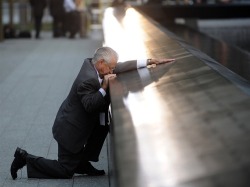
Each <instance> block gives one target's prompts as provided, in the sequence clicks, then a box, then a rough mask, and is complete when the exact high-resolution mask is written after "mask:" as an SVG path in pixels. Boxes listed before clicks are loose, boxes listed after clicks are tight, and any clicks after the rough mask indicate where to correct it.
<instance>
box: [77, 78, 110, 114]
mask: <svg viewBox="0 0 250 187" xmlns="http://www.w3.org/2000/svg"><path fill="white" fill-rule="evenodd" d="M99 88H100V83H99V82H98V81H97V80H95V79H89V80H87V81H84V82H82V83H81V84H80V85H79V86H78V87H77V95H78V96H79V97H80V99H81V103H82V105H83V107H84V109H85V110H86V111H87V112H89V113H91V112H102V111H104V108H105V106H106V105H107V104H106V101H105V98H104V97H103V96H102V94H101V92H99Z"/></svg>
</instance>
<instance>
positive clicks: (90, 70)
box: [52, 59, 137, 153]
mask: <svg viewBox="0 0 250 187" xmlns="http://www.w3.org/2000/svg"><path fill="white" fill-rule="evenodd" d="M133 69H137V62H136V61H127V62H124V63H117V66H116V68H115V70H114V73H121V72H124V71H129V70H133ZM100 88H101V85H100V83H99V80H98V75H97V73H96V70H95V68H94V66H93V65H92V63H91V59H86V60H85V61H84V63H83V65H82V67H81V70H80V72H79V74H78V76H77V77H76V79H75V81H74V83H73V85H72V88H71V90H70V92H69V95H68V96H67V98H66V99H65V100H64V102H63V103H62V105H61V107H60V108H59V111H58V113H57V116H56V119H55V122H54V125H53V128H52V131H53V136H54V138H55V139H56V140H57V142H58V144H60V145H61V146H62V147H63V148H65V149H67V150H68V151H70V152H72V153H78V152H80V151H81V150H82V149H83V148H84V145H85V144H86V142H87V140H88V138H89V137H90V135H91V133H92V131H93V129H94V128H95V126H96V125H100V119H99V114H100V113H101V112H105V113H106V114H107V112H108V107H109V104H110V98H109V94H108V93H107V94H106V96H105V97H103V96H102V94H101V93H100V92H99V91H98V90H99V89H100Z"/></svg>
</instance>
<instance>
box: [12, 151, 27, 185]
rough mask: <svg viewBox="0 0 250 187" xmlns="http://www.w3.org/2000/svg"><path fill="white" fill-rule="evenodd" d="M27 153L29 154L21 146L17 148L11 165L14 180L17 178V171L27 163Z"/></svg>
mask: <svg viewBox="0 0 250 187" xmlns="http://www.w3.org/2000/svg"><path fill="white" fill-rule="evenodd" d="M27 155H28V153H27V151H25V150H23V149H21V148H19V147H18V148H17V149H16V151H15V154H14V157H15V158H14V160H13V162H12V164H11V167H10V173H11V176H12V178H13V180H15V179H16V178H17V171H18V170H19V169H21V168H23V166H25V165H26V157H27Z"/></svg>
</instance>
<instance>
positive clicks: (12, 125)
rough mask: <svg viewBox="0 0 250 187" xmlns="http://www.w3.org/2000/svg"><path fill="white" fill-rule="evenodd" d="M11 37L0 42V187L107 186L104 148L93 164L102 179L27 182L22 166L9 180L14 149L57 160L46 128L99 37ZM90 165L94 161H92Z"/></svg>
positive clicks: (47, 35) (100, 40)
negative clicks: (18, 147) (104, 172)
mask: <svg viewBox="0 0 250 187" xmlns="http://www.w3.org/2000/svg"><path fill="white" fill-rule="evenodd" d="M41 36H42V37H43V39H41V40H35V39H13V40H5V41H4V42H2V43H0V186H1V187H7V186H11V187H13V186H18V187H22V186H24V187H29V186H32V187H33V186H39V187H42V186H51V187H55V186H60V187H61V186H74V187H75V186H82V187H84V186H98V187H107V186H109V181H108V166H107V144H106V143H105V146H104V148H103V150H102V153H101V156H100V161H99V163H97V164H96V165H95V166H96V167H97V168H98V169H105V171H106V173H107V174H106V175H105V176H101V177H89V176H75V177H74V178H73V179H67V180H55V179H54V180H44V179H43V180H39V179H27V173H26V167H25V168H23V169H22V172H21V171H19V172H18V179H17V180H15V181H14V180H12V178H11V175H10V172H9V169H10V165H11V162H12V160H13V158H14V157H13V154H14V151H15V149H16V147H17V146H20V147H21V148H24V149H26V150H27V151H28V152H29V153H31V154H34V155H38V156H43V157H46V158H50V159H57V144H56V142H55V140H54V139H53V137H52V132H51V127H52V125H53V122H54V118H55V115H56V113H57V110H58V108H59V106H60V104H61V103H62V101H63V100H64V99H65V97H66V96H67V94H68V92H69V89H70V87H71V85H72V83H73V81H74V79H75V77H76V75H77V74H78V72H79V69H80V67H81V65H82V62H83V60H84V58H86V57H92V55H93V53H94V51H95V49H96V48H98V47H100V46H102V41H103V38H102V34H101V32H100V31H95V32H93V33H92V34H91V35H90V37H89V38H87V39H74V40H69V39H67V38H62V39H53V38H51V33H42V34H41ZM94 164H95V163H94Z"/></svg>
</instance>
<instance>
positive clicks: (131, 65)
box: [114, 59, 147, 74]
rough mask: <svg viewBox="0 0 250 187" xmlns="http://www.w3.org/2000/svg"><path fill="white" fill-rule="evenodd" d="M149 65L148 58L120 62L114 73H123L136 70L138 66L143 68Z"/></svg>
mask: <svg viewBox="0 0 250 187" xmlns="http://www.w3.org/2000/svg"><path fill="white" fill-rule="evenodd" d="M146 66H147V59H142V60H130V61H126V62H118V63H117V65H116V68H115V69H114V73H116V74H118V73H122V72H126V71H131V70H136V69H138V68H143V67H146Z"/></svg>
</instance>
